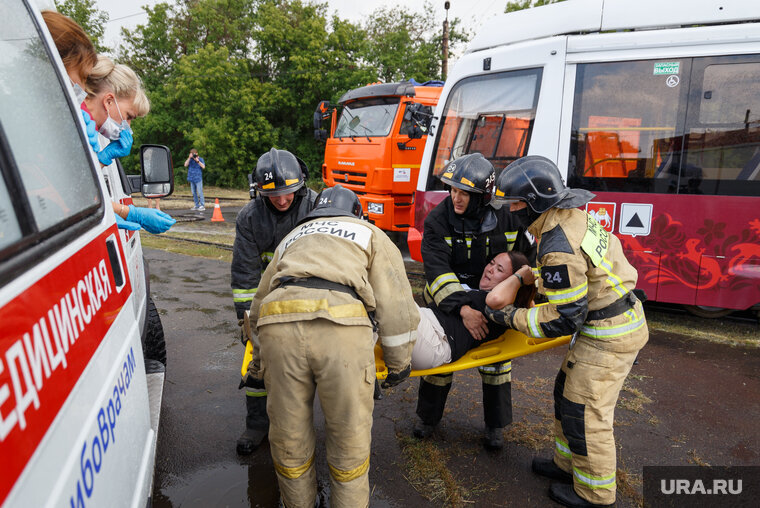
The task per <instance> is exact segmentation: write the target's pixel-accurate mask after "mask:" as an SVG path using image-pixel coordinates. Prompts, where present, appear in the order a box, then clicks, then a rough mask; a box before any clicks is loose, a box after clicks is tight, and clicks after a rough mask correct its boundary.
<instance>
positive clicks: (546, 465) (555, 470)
mask: <svg viewBox="0 0 760 508" xmlns="http://www.w3.org/2000/svg"><path fill="white" fill-rule="evenodd" d="M531 469H532V470H533V472H534V473H536V474H540V475H541V476H545V477H547V478H551V479H552V480H558V481H561V482H562V483H573V475H571V474H570V473H568V472H567V471H563V470H562V469H560V467H559V466H558V465H557V464H555V463H554V460H553V459H544V458H542V457H534V458H533V463H532V464H531Z"/></svg>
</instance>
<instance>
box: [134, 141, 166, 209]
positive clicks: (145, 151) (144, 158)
mask: <svg viewBox="0 0 760 508" xmlns="http://www.w3.org/2000/svg"><path fill="white" fill-rule="evenodd" d="M140 176H141V177H142V189H141V192H142V195H143V196H145V197H146V198H163V197H166V196H169V195H170V194H171V193H172V192H174V168H173V166H172V154H171V151H170V150H169V148H167V147H166V146H163V145H142V146H141V147H140Z"/></svg>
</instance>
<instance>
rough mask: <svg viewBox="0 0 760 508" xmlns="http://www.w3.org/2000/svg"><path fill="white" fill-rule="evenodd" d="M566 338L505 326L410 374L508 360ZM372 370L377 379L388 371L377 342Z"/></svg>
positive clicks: (431, 372)
mask: <svg viewBox="0 0 760 508" xmlns="http://www.w3.org/2000/svg"><path fill="white" fill-rule="evenodd" d="M568 342H570V336H569V335H567V336H565V337H557V338H554V339H537V338H534V337H528V336H527V335H523V334H522V333H520V332H518V331H515V330H507V331H506V332H505V333H504V334H503V335H502V336H501V337H499V338H498V339H494V340H492V341H489V342H485V343H483V344H482V345H480V346H478V347H476V348H475V349H470V350H469V351H467V353H465V355H464V356H462V358H460V359H459V360H457V361H455V362H451V363H444V364H443V365H440V366H438V367H435V368H433V369H424V370H413V371H412V373H411V374H410V376H411V377H414V376H429V375H431V374H446V373H449V372H456V371H458V370H465V369H471V368H473V367H480V366H481V365H489V364H491V363H495V362H501V361H504V360H511V359H513V358H517V357H518V356H525V355H529V354H531V353H538V352H539V351H544V350H545V349H551V348H553V347H557V346H561V345H563V344H567V343H568ZM375 370H376V371H377V378H378V379H385V377H386V376H387V375H388V368H387V367H386V366H385V362H384V361H383V350H382V348H381V347H380V346H379V345H375Z"/></svg>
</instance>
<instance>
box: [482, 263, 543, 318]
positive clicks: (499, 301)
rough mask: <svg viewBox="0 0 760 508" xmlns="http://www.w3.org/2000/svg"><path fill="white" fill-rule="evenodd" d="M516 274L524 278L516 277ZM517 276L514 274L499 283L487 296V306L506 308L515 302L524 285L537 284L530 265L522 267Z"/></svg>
mask: <svg viewBox="0 0 760 508" xmlns="http://www.w3.org/2000/svg"><path fill="white" fill-rule="evenodd" d="M515 274H517V275H519V276H520V277H522V279H520V277H516V276H515ZM515 274H512V275H510V276H509V277H507V278H506V279H504V280H503V281H501V282H499V283H498V284H497V285H496V287H495V288H493V289H492V290H491V291H490V292H489V293H488V295H486V305H488V306H489V307H491V308H492V309H501V308H504V306H506V305H509V304H511V303H514V302H515V297H516V296H517V291H519V289H520V287H521V286H523V284H525V285H530V284H534V283H535V277H534V276H533V270H532V269H531V268H530V266H528V265H523V266H521V267H520V269H519V270H517V271H516V272H515Z"/></svg>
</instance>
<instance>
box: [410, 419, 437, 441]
mask: <svg viewBox="0 0 760 508" xmlns="http://www.w3.org/2000/svg"><path fill="white" fill-rule="evenodd" d="M434 430H435V425H428V424H426V423H425V422H423V421H422V420H417V423H415V424H414V430H413V431H412V433H413V434H414V437H416V438H417V439H427V438H429V437H430V435H431V434H433V431H434Z"/></svg>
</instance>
